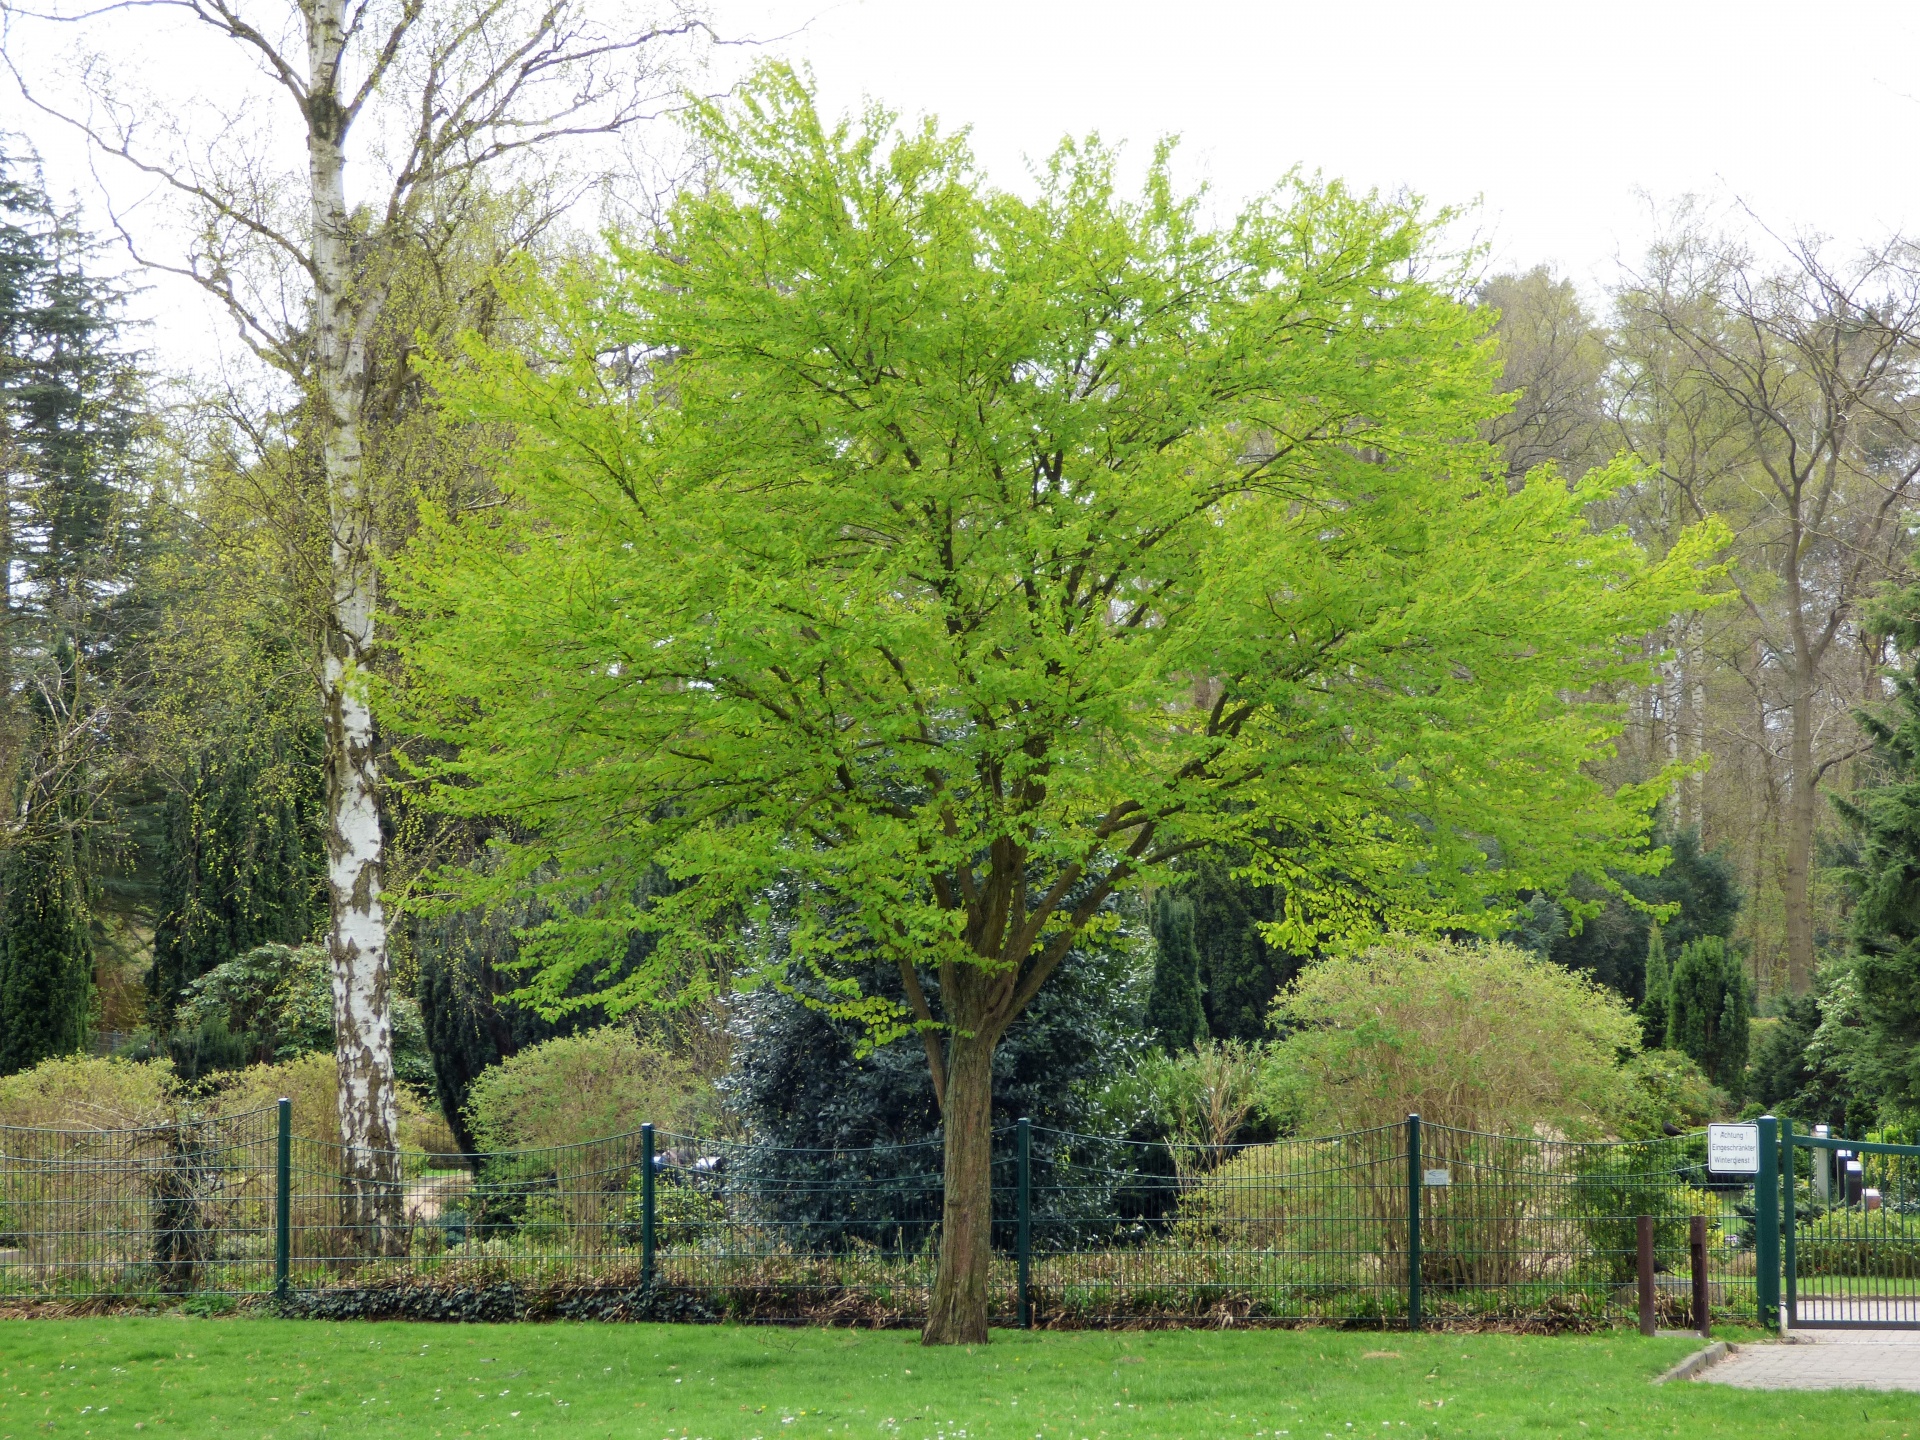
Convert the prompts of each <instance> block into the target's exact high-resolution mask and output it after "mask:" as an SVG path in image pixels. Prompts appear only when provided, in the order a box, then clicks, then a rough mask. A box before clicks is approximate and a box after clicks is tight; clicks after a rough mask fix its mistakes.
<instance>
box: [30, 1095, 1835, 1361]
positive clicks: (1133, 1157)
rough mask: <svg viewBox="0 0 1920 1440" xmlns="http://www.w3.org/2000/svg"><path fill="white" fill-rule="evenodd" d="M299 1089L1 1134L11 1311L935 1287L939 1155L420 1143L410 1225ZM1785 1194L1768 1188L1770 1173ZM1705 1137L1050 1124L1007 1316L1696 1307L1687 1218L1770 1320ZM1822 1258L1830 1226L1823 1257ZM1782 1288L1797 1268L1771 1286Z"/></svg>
mask: <svg viewBox="0 0 1920 1440" xmlns="http://www.w3.org/2000/svg"><path fill="white" fill-rule="evenodd" d="M298 1118H299V1117H297V1116H293V1115H291V1114H290V1112H289V1109H288V1107H287V1106H286V1105H285V1103H284V1102H283V1103H282V1105H281V1106H280V1107H278V1109H277V1110H275V1109H272V1108H270V1109H266V1110H262V1111H258V1112H254V1113H251V1114H247V1115H242V1116H237V1117H228V1118H222V1119H219V1120H195V1119H193V1118H191V1117H183V1118H182V1119H180V1120H179V1121H178V1122H177V1123H175V1124H171V1125H167V1126H157V1127H151V1128H149V1129H144V1130H130V1131H85V1132H78V1131H45V1130H9V1129H0V1301H3V1300H5V1299H6V1298H8V1297H11V1298H13V1299H15V1300H23V1299H34V1300H48V1299H65V1300H82V1299H92V1298H99V1297H114V1296H126V1297H139V1296H179V1295H188V1294H204V1295H231V1296H267V1295H270V1294H273V1293H275V1292H278V1293H279V1294H280V1295H281V1296H282V1297H283V1299H284V1300H285V1301H286V1303H287V1304H288V1305H289V1306H290V1307H291V1308H293V1309H294V1310H296V1311H301V1310H304V1311H306V1313H333V1314H375V1313H378V1314H420V1315H423V1316H431V1315H447V1316H455V1317H476V1318H477V1317H483V1316H496V1315H514V1314H583V1315H639V1314H658V1315H674V1316H680V1317H684V1318H699V1317H715V1318H738V1319H801V1320H812V1321H818V1322H824V1323H848V1324H874V1325H886V1324H907V1323H912V1322H914V1321H915V1320H916V1319H917V1318H918V1317H920V1316H922V1315H924V1313H925V1311H926V1307H927V1303H928V1297H929V1294H930V1291H931V1288H932V1283H933V1276H934V1268H935V1258H936V1254H937V1249H938V1241H939V1226H940V1215H941V1203H942V1178H941V1164H942V1153H941V1147H940V1144H939V1142H938V1141H937V1140H933V1141H927V1142H923V1143H919V1144H909V1145H881V1146H871V1147H864V1148H847V1149H837V1150H794V1149H780V1148H774V1147H767V1146H758V1145H752V1144H742V1143H723V1142H717V1141H711V1140H703V1139H701V1138H699V1137H694V1136H686V1135H676V1134H670V1133H665V1132H661V1133H658V1134H656V1132H655V1131H654V1130H653V1128H652V1127H651V1126H648V1127H643V1128H642V1129H641V1130H639V1131H636V1132H634V1133H633V1134H630V1135H621V1136H614V1137H611V1138H608V1139H604V1140H597V1141H592V1142H589V1143H586V1144H581V1145H571V1146H560V1147H549V1148H543V1149H532V1150H521V1151H509V1152H500V1153H493V1154H486V1155H477V1156H431V1155H425V1154H420V1153H407V1154H402V1155H399V1156H396V1157H393V1158H394V1160H395V1161H396V1165H395V1167H394V1169H395V1173H397V1174H398V1175H399V1176H400V1177H401V1178H400V1179H399V1180H398V1181H397V1182H396V1184H395V1188H394V1192H393V1193H392V1194H391V1195H389V1196H387V1197H385V1198H386V1200H387V1201H388V1204H387V1206H386V1207H385V1208H386V1213H387V1214H388V1215H389V1216H393V1215H397V1216H399V1217H400V1220H399V1223H398V1224H397V1225H390V1226H387V1227H384V1228H382V1229H381V1230H380V1231H378V1232H372V1231H369V1230H367V1229H365V1228H363V1227H360V1226H357V1225H356V1223H355V1222H354V1220H353V1218H352V1217H354V1216H355V1215H356V1214H359V1213H361V1211H360V1209H358V1208H357V1207H356V1206H355V1205H354V1204H352V1203H351V1202H352V1200H353V1198H354V1197H353V1189H352V1187H351V1186H350V1185H349V1184H348V1183H347V1181H346V1179H345V1175H346V1173H347V1167H346V1166H345V1164H344V1163H343V1162H344V1160H345V1156H344V1155H343V1153H342V1151H341V1150H340V1148H339V1147H338V1146H337V1145H333V1144H329V1143H326V1142H323V1141H319V1140H315V1139H311V1138H308V1137H305V1136H302V1135H300V1134H298V1133H296V1130H297V1122H298ZM1759 1193H1760V1194H1762V1195H1769V1194H1771V1193H1773V1192H1772V1191H1771V1190H1769V1189H1768V1188H1766V1187H1765V1186H1764V1185H1763V1187H1762V1188H1761V1189H1760V1191H1759ZM1754 1195H1755V1188H1754V1186H1752V1185H1751V1184H1725V1185H1723V1184H1718V1183H1715V1180H1714V1177H1712V1176H1710V1175H1709V1174H1708V1173H1707V1171H1706V1168H1705V1142H1704V1137H1702V1136H1699V1135H1691V1136H1681V1137H1677V1138H1674V1139H1663V1140H1653V1141H1641V1142H1631V1143H1625V1144H1605V1145H1583V1144H1573V1143H1568V1142H1562V1141H1554V1140H1543V1139H1539V1138H1535V1137H1515V1136H1498V1135H1483V1134H1477V1133H1474V1132H1471V1131H1466V1130H1457V1129H1453V1128H1450V1127H1447V1126H1444V1125H1436V1124H1433V1123H1431V1122H1428V1123H1422V1122H1421V1121H1420V1120H1419V1119H1418V1118H1416V1117H1409V1119H1408V1120H1407V1122H1406V1123H1404V1124H1400V1125H1392V1126H1386V1127H1382V1128H1380V1129H1375V1130H1366V1131H1358V1132H1353V1133H1348V1134H1342V1135H1333V1136H1327V1137H1322V1138H1305V1139H1286V1140H1280V1141H1276V1142H1273V1143H1271V1144H1261V1145H1245V1146H1228V1147H1212V1146H1200V1145H1192V1146H1183V1145H1166V1144H1145V1143H1139V1142H1134V1141H1129V1140H1125V1139H1117V1138H1113V1137H1106V1136H1097V1135H1079V1134H1072V1133H1067V1132H1061V1131H1053V1130H1047V1129H1044V1128H1041V1127H1035V1126H1029V1125H1028V1124H1026V1122H1024V1121H1023V1122H1021V1123H1020V1124H1018V1125H1012V1126H1007V1127H1005V1129H1004V1130H1002V1131H1001V1132H999V1133H998V1134H997V1135H996V1137H995V1154H994V1163H993V1204H994V1225H993V1245H994V1259H993V1273H992V1292H991V1293H992V1296H993V1301H992V1303H993V1310H994V1315H995V1319H996V1322H997V1323H1002V1324H1035V1325H1045V1326H1075V1325H1138V1324H1270V1325H1271V1324H1304V1323H1335V1324H1350V1325H1380V1326H1396V1327H1399V1326H1419V1325H1421V1324H1423V1323H1424V1324H1439V1325H1450V1324H1474V1323H1486V1322H1503V1323H1505V1322H1511V1323H1536V1324H1539V1323H1544V1324H1550V1325H1557V1326H1564V1325H1598V1324H1605V1323H1613V1322H1617V1321H1623V1320H1627V1319H1630V1318H1632V1317H1633V1316H1634V1314H1635V1311H1636V1299H1637V1294H1636V1289H1635V1255H1636V1222H1637V1217H1638V1216H1641V1215H1648V1216H1651V1217H1653V1223H1654V1234H1655V1237H1656V1260H1657V1263H1658V1267H1659V1272H1660V1273H1659V1274H1658V1275H1657V1277H1656V1283H1657V1294H1658V1299H1659V1308H1660V1310H1661V1312H1662V1315H1663V1317H1664V1318H1665V1320H1666V1321H1667V1322H1668V1323H1673V1324H1679V1323H1684V1322H1685V1321H1686V1320H1687V1318H1688V1314H1687V1311H1688V1303H1689V1295H1690V1292H1691V1273H1690V1260H1689V1255H1688V1247H1687V1231H1688V1225H1689V1221H1690V1219H1691V1217H1692V1216H1694V1215H1704V1216H1706V1217H1707V1220H1708V1235H1709V1252H1708V1257H1707V1267H1708V1276H1709V1280H1710V1291H1711V1295H1712V1300H1713V1303H1714V1306H1715V1310H1716V1313H1718V1314H1720V1315H1722V1316H1724V1317H1727V1318H1732V1317H1735V1316H1741V1317H1747V1318H1754V1317H1757V1316H1759V1315H1760V1314H1762V1313H1763V1312H1765V1311H1766V1310H1767V1308H1768V1306H1769V1303H1770V1300H1769V1292H1768V1289H1767V1276H1768V1273H1769V1272H1768V1262H1767V1260H1766V1244H1767V1235H1766V1231H1767V1229H1768V1222H1769V1221H1770V1220H1771V1219H1772V1218H1773V1216H1772V1214H1771V1213H1770V1212H1769V1207H1767V1206H1764V1205H1763V1206H1761V1207H1760V1209H1759V1210H1758V1211H1756V1210H1755V1208H1754V1204H1753V1199H1754ZM1803 1243H1804V1242H1803ZM1771 1273H1773V1274H1775V1275H1777V1273H1778V1269H1777V1265H1776V1266H1775V1267H1774V1269H1773V1271H1772V1272H1771Z"/></svg>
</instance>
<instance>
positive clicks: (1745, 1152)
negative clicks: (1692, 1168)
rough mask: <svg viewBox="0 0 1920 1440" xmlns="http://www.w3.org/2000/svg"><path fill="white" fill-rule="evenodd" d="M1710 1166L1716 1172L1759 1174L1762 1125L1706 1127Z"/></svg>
mask: <svg viewBox="0 0 1920 1440" xmlns="http://www.w3.org/2000/svg"><path fill="white" fill-rule="evenodd" d="M1707 1169H1709V1170H1711V1171H1712V1172H1713V1173H1714V1174H1716V1175H1758V1174H1759V1173H1760V1127H1759V1126H1758V1125H1709V1126H1707Z"/></svg>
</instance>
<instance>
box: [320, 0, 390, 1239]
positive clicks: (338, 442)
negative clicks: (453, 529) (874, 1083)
mask: <svg viewBox="0 0 1920 1440" xmlns="http://www.w3.org/2000/svg"><path fill="white" fill-rule="evenodd" d="M305 9H306V15H307V25H308V30H307V44H308V75H309V77H310V78H309V99H308V104H307V159H308V168H309V176H310V179H311V182H312V186H313V269H314V276H313V280H314V285H313V300H314V305H313V309H314V342H315V344H314V349H315V371H316V373H315V376H314V380H315V385H314V391H315V397H314V398H315V401H316V408H317V411H318V414H317V416H316V419H317V421H318V428H319V436H320V451H321V459H322V464H323V466H324V469H325V474H326V484H327V522H328V529H329V531H330V532H331V533H330V539H331V548H330V582H331V584H330V593H329V596H328V599H329V605H328V614H327V621H328V625H327V631H328V633H327V636H326V647H327V648H326V654H325V656H324V657H323V661H322V673H321V689H322V699H323V701H324V703H325V707H326V742H327V765H326V778H327V820H328V826H327V898H328V918H329V926H328V932H327V951H328V956H329V958H330V960H331V962H332V974H333V1027H334V1056H335V1059H336V1061H337V1062H338V1065H339V1092H338V1093H339V1106H338V1108H339V1119H340V1138H341V1141H342V1143H343V1145H344V1147H345V1153H344V1155H343V1156H342V1168H343V1170H344V1171H345V1177H344V1178H345V1180H346V1185H345V1189H346V1192H347V1193H346V1199H345V1209H346V1212H347V1213H346V1214H345V1215H344V1216H343V1217H342V1219H343V1221H344V1222H345V1223H346V1224H347V1225H348V1226H349V1227H350V1230H351V1233H352V1234H353V1235H354V1236H355V1237H356V1240H357V1242H358V1245H359V1246H360V1248H361V1249H362V1250H363V1252H364V1253H367V1254H374V1255H378V1254H386V1253H390V1252H392V1251H393V1250H395V1249H396V1248H398V1247H399V1246H400V1245H402V1244H404V1243H405V1235H404V1232H403V1231H402V1229H401V1225H400V1221H401V1214H402V1204H401V1190H400V1165H399V1156H398V1154H397V1153H396V1152H397V1148H398V1139H399V1135H398V1130H399V1117H398V1114H397V1112H396V1107H395V1103H394V1089H393V1021H392V1010H391V996H390V995H389V993H388V986H389V978H388V968H387V922H386V913H385V911H384V910H383V908H382V906H381V903H380V851H381V835H380V813H379V802H378V785H377V782H378V774H377V771H376V765H375V757H374V748H373V716H372V713H371V712H370V711H369V709H368V708H367V703H366V700H365V698H364V697H363V695H362V694H361V693H360V691H359V689H358V688H357V686H356V685H355V684H354V683H353V677H354V673H355V669H356V667H357V666H359V665H360V664H362V663H364V661H365V660H366V657H367V656H368V655H369V653H370V652H371V650H372V648H373V617H374V607H375V603H376V600H377V594H376V590H375V577H376V571H375V568H374V563H373V522H372V513H371V508H370V506H369V505H368V500H367V489H366V482H365V476H364V474H363V456H362V453H361V439H360V406H361V395H362V390H363V387H364V383H365V374H366V321H367V318H368V314H367V312H368V309H369V307H370V306H371V305H372V304H373V301H372V299H371V297H368V296H362V295H356V294H355V291H354V283H355V275H354V264H353V247H352V240H353V235H352V229H351V225H350V222H349V219H348V214H347V204H346V183H345V182H346V155H345V143H346V126H347V123H348V117H347V116H346V115H345V113H344V112H343V110H342V108H341V105H340V101H339V80H340V76H339V67H340V61H341V55H342V50H343V48H344V44H345V32H344V15H343V9H344V6H343V0H307V4H306V6H305Z"/></svg>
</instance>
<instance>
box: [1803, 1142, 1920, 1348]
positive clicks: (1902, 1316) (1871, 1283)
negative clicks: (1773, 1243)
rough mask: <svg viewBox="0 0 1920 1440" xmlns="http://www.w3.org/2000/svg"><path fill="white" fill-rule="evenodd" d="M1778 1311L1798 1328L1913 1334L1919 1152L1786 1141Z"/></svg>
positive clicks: (1919, 1250)
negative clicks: (1782, 1301)
mask: <svg viewBox="0 0 1920 1440" xmlns="http://www.w3.org/2000/svg"><path fill="white" fill-rule="evenodd" d="M1787 1140H1788V1144H1787V1146H1785V1147H1783V1153H1785V1154H1789V1155H1791V1156H1792V1157H1793V1158H1792V1164H1791V1165H1790V1166H1788V1167H1785V1168H1784V1172H1783V1175H1782V1206H1781V1210H1782V1213H1783V1215H1784V1216H1785V1218H1786V1236H1785V1249H1786V1264H1785V1272H1786V1281H1787V1292H1786V1305H1787V1312H1788V1316H1789V1320H1790V1323H1791V1324H1792V1325H1794V1326H1795V1327H1797V1328H1802V1329H1826V1328H1834V1329H1845V1328H1873V1329H1886V1328H1898V1329H1920V1145H1896V1144H1890V1143H1884V1142H1879V1141H1862V1140H1842V1139H1837V1138H1832V1137H1829V1136H1826V1135H1789V1136H1788V1137H1787Z"/></svg>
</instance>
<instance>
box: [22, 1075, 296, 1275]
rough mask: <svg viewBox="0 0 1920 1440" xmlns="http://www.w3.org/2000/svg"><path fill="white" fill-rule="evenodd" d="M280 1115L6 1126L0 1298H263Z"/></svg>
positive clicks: (270, 1242) (269, 1252) (187, 1116)
mask: <svg viewBox="0 0 1920 1440" xmlns="http://www.w3.org/2000/svg"><path fill="white" fill-rule="evenodd" d="M276 1133H277V1132H276V1122H275V1115H274V1112H273V1111H272V1110H271V1109H266V1110H260V1111H255V1112H251V1113H248V1114H244V1115H237V1116H228V1117H223V1118H219V1119H209V1118H200V1117H196V1116H193V1115H191V1114H184V1115H182V1116H180V1117H178V1118H176V1119H175V1120H173V1121H170V1122H169V1123H167V1124H163V1125H151V1126H144V1127H141V1128H138V1129H128V1130H36V1129H24V1128H19V1127H11V1126H7V1127H0V1298H9V1299H32V1300H79V1299H86V1298H90V1297H96V1296H159V1295H187V1294H208V1293H213V1294H263V1293H266V1292H267V1291H268V1290H270V1289H271V1288H272V1284H273V1195H274V1191H273V1184H274V1168H273V1159H274V1144H275V1136H276Z"/></svg>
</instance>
